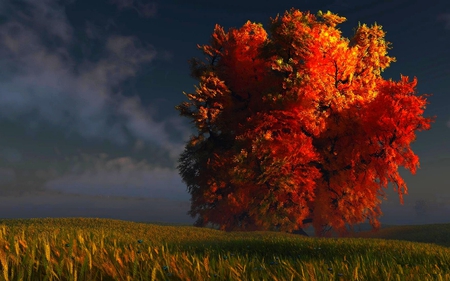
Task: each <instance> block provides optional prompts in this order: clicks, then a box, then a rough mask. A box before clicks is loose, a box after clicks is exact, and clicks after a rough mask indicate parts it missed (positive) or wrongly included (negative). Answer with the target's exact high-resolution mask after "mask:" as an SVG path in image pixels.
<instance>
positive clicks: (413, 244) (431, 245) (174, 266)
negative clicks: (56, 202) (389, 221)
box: [0, 218, 450, 281]
mask: <svg viewBox="0 0 450 281" xmlns="http://www.w3.org/2000/svg"><path fill="white" fill-rule="evenodd" d="M355 236H357V237H351V238H315V237H305V236H300V235H293V234H287V233H279V232H264V231H257V232H227V233H226V232H222V231H219V230H215V229H210V228H197V227H193V226H181V225H177V226H175V225H161V224H150V223H135V222H128V221H120V220H111V219H90V218H89V219H88V218H65V219H61V218H59V219H51V218H48V219H17V220H11V219H3V220H0V281H2V280H377V281H378V280H386V281H388V280H421V281H422V280H450V224H435V225H422V226H391V227H387V228H384V229H381V230H380V231H379V232H378V233H375V234H373V233H368V232H364V231H362V232H360V233H357V234H356V235H355Z"/></svg>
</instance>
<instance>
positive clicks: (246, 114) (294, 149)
mask: <svg viewBox="0 0 450 281" xmlns="http://www.w3.org/2000/svg"><path fill="white" fill-rule="evenodd" d="M344 21H345V18H344V17H340V16H338V15H336V14H332V13H330V12H329V11H328V12H327V13H325V14H324V13H322V12H321V11H319V13H318V14H317V17H316V16H314V15H312V14H310V13H309V12H306V13H303V12H301V11H298V10H295V9H291V10H290V11H289V12H287V11H286V13H285V14H284V16H283V17H279V15H277V17H276V18H275V19H272V18H271V23H270V24H269V30H270V33H271V35H272V37H271V38H269V37H268V35H267V32H266V31H265V30H264V29H263V27H262V25H261V24H256V23H251V22H250V21H248V22H247V23H245V24H244V25H243V26H242V27H241V28H240V29H235V28H231V29H230V30H229V32H227V33H225V32H224V30H223V28H222V27H220V26H219V25H216V26H215V28H214V32H213V34H212V39H211V43H210V45H203V46H200V45H197V46H198V48H199V49H201V50H202V51H203V53H204V54H205V55H207V61H208V63H204V62H202V61H200V60H198V59H196V58H193V59H191V60H190V63H191V76H192V77H194V78H196V79H198V80H199V87H195V88H196V91H195V93H189V94H186V93H184V92H183V93H184V94H185V95H186V96H187V97H188V99H189V100H190V101H189V102H183V103H181V104H180V105H178V106H177V107H176V109H177V110H179V111H180V115H181V116H186V117H188V118H190V119H192V122H193V123H194V124H195V126H196V128H197V129H198V135H194V136H191V139H190V141H189V142H188V143H187V144H186V147H185V150H184V152H183V154H182V155H181V157H180V159H179V163H180V164H179V166H178V169H179V171H180V175H181V177H182V179H183V181H184V182H185V183H186V184H187V188H188V191H189V192H190V194H191V196H192V198H191V209H190V211H189V212H188V214H190V215H191V216H192V217H196V216H197V215H198V216H199V217H198V218H197V221H196V223H195V225H196V226H205V225H206V224H207V223H212V224H215V225H219V226H220V229H222V230H226V231H232V230H275V229H276V230H279V231H284V232H293V231H295V230H298V229H302V228H304V227H305V226H307V225H309V224H312V225H313V227H314V229H315V233H316V235H321V236H324V235H326V236H328V235H331V234H330V232H329V230H330V229H332V230H333V231H335V232H336V233H338V234H339V235H344V234H346V233H348V230H347V227H346V226H347V225H348V226H350V227H351V229H352V225H354V224H357V223H361V222H364V221H366V220H369V222H370V224H371V225H372V227H373V230H374V231H376V230H378V229H379V226H380V224H379V221H378V217H379V216H380V215H381V209H380V207H379V204H380V202H381V200H380V199H379V198H378V196H383V197H384V199H386V197H385V193H384V191H383V190H382V188H387V185H388V182H392V183H395V184H396V187H394V190H396V191H397V192H398V194H399V198H400V202H401V203H402V204H403V197H402V196H403V194H407V187H406V184H405V183H404V181H403V180H402V178H401V177H400V176H399V174H398V166H399V165H401V166H404V167H406V168H407V169H409V170H410V171H411V173H412V174H415V172H416V168H417V167H419V158H418V157H417V155H415V154H414V153H413V151H412V150H411V148H410V147H409V145H410V143H411V142H412V141H414V140H415V131H416V130H419V131H421V130H428V129H430V127H431V126H430V123H431V122H433V120H432V119H431V118H424V117H422V113H423V111H424V108H425V107H426V104H427V102H426V98H425V97H423V96H428V95H423V96H418V95H417V92H416V90H415V88H416V85H417V79H416V78H414V79H413V81H409V78H408V77H407V76H402V75H401V79H400V81H398V82H395V81H392V79H390V80H388V81H387V80H384V79H383V78H382V77H381V72H382V71H383V70H384V69H385V68H387V67H388V66H389V65H390V63H391V62H394V61H395V58H393V57H389V56H387V49H388V48H389V47H388V45H389V44H390V43H388V42H385V40H384V34H385V33H384V32H383V30H382V27H381V26H379V25H377V24H376V23H375V25H373V26H371V27H368V26H366V25H365V24H364V25H361V24H359V26H358V28H356V29H355V34H354V36H353V37H352V38H351V39H347V38H344V37H342V36H341V32H340V30H339V29H338V28H336V25H337V24H339V23H342V22H344ZM192 107H194V109H192Z"/></svg>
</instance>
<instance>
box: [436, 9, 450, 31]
mask: <svg viewBox="0 0 450 281" xmlns="http://www.w3.org/2000/svg"><path fill="white" fill-rule="evenodd" d="M437 20H438V21H443V22H444V24H445V28H446V29H450V14H449V13H447V14H439V15H438V16H437Z"/></svg>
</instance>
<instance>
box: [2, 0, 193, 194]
mask: <svg viewBox="0 0 450 281" xmlns="http://www.w3.org/2000/svg"><path fill="white" fill-rule="evenodd" d="M60 3H61V1H59V2H58V1H53V0H42V1H34V0H25V1H22V4H24V6H22V5H20V6H19V5H18V4H17V2H15V1H6V2H5V1H1V6H0V7H1V9H0V15H1V17H3V18H4V19H5V22H4V23H3V24H2V25H0V42H2V44H0V73H2V77H1V78H0V120H1V119H3V120H9V121H11V122H16V123H19V122H21V125H23V124H26V126H28V130H29V132H31V133H33V132H38V131H39V130H40V127H41V125H42V124H45V125H50V126H52V128H54V130H55V131H59V132H63V133H64V134H65V135H66V137H67V138H68V139H70V138H72V137H74V136H76V137H82V138H84V139H85V140H86V141H87V142H89V141H90V140H94V141H102V140H107V141H109V142H111V143H113V144H115V145H118V146H122V147H126V146H129V148H130V153H131V152H132V150H133V147H134V151H135V152H137V151H142V150H145V149H146V148H148V147H153V148H154V149H155V150H156V151H158V153H159V154H156V153H155V156H154V160H155V161H157V160H160V159H161V158H163V157H164V156H163V155H164V153H166V154H167V157H170V161H172V162H173V161H175V160H176V159H178V156H179V154H180V153H181V152H182V150H183V147H184V142H183V140H181V139H180V140H179V141H178V142H174V141H172V140H171V139H170V133H171V132H172V133H173V132H175V131H176V132H178V133H179V134H180V135H182V136H183V138H184V140H186V139H187V138H188V136H189V132H188V129H187V128H185V127H184V126H183V125H182V124H181V120H180V118H178V115H177V114H176V112H175V111H174V113H173V116H168V117H167V118H165V119H163V120H161V121H156V120H155V119H154V113H155V111H154V110H152V109H155V108H156V107H157V106H156V105H144V104H143V103H142V101H141V99H140V97H139V95H138V94H137V93H124V90H123V87H122V84H123V83H124V82H125V81H128V80H130V79H133V78H135V77H136V76H137V75H138V74H139V71H140V70H141V69H142V68H144V67H148V66H149V65H151V64H152V63H154V62H155V61H158V60H160V61H166V62H167V61H170V60H171V59H172V54H171V53H170V52H169V51H166V50H164V51H162V52H159V51H158V50H156V49H155V48H154V47H153V46H152V45H150V44H146V43H144V42H142V41H141V40H140V39H139V38H137V37H135V36H123V35H120V34H117V32H116V31H115V30H116V28H117V26H116V24H115V22H114V20H113V19H109V20H108V21H107V22H106V23H105V24H104V25H103V26H102V25H99V24H98V23H93V22H90V21H86V22H85V23H84V24H83V25H82V26H81V30H80V28H79V27H78V29H77V27H76V26H74V25H72V24H71V22H70V21H69V19H68V18H67V16H66V13H65V7H64V6H63V5H62V4H60ZM67 3H70V2H67V1H66V4H67ZM114 3H115V4H116V5H118V8H119V9H125V8H136V7H137V8H139V12H142V13H144V14H143V15H144V16H149V15H154V12H155V11H156V10H155V9H156V6H152V7H153V8H152V9H153V10H152V11H153V12H151V11H150V10H151V9H150V8H148V7H150V6H148V5H150V4H145V5H144V4H142V3H141V2H135V1H114ZM144 6H145V7H147V8H145V7H144ZM146 9H147V10H146ZM83 27H84V30H83ZM80 34H81V35H80ZM86 38H87V39H88V40H86ZM94 47H95V48H94ZM75 49H76V50H78V53H76V54H75V52H74V50H75ZM148 91H151V89H148ZM51 141H52V140H49V143H51ZM50 145H51V144H50ZM84 145H85V144H82V143H80V146H84ZM86 157H87V158H86ZM89 157H91V158H92V159H97V158H96V157H98V156H95V155H91V156H89V155H87V156H85V159H79V160H77V161H72V162H70V163H65V164H64V165H67V167H66V170H61V169H58V167H55V166H51V165H50V166H48V167H42V168H41V169H40V170H32V171H31V172H30V173H29V174H27V175H24V174H19V173H20V172H21V171H20V169H17V167H18V166H17V165H16V164H17V163H20V162H25V161H30V158H29V157H27V156H25V155H24V154H23V152H22V151H21V150H20V148H16V147H10V146H8V147H6V146H4V147H0V164H2V163H5V162H6V163H8V164H9V165H13V166H14V165H15V166H14V167H15V168H14V167H13V166H11V167H4V168H2V170H1V171H0V174H1V175H2V176H4V177H3V178H4V179H5V180H4V181H3V182H0V185H1V187H0V188H2V190H3V191H4V192H6V191H5V190H6V189H7V188H6V189H5V185H7V184H9V183H11V181H15V182H16V183H15V185H14V186H13V187H10V188H11V189H14V190H26V191H30V190H33V188H34V189H36V190H37V188H36V186H38V185H39V184H42V185H43V186H44V187H45V188H48V189H53V190H58V191H62V192H67V193H80V194H92V195H94V194H96V195H99V194H109V193H110V194H111V195H112V196H114V195H123V196H125V195H127V194H129V195H130V196H143V197H147V196H149V197H152V196H158V197H161V196H163V195H164V193H165V192H170V193H172V194H174V195H175V196H179V197H180V196H181V197H182V196H183V194H182V193H183V191H184V190H185V188H184V189H183V185H182V184H181V180H180V177H179V175H178V174H177V171H176V170H174V169H172V170H169V169H164V168H158V167H157V166H155V165H152V164H149V163H142V162H140V161H137V160H134V159H133V158H131V157H130V156H127V157H118V158H115V157H114V156H111V157H108V159H103V158H98V159H97V160H95V161H94V160H92V159H91V160H92V161H91V160H89V159H90V158H89ZM86 159H88V160H89V161H91V162H93V163H95V166H94V171H91V172H92V173H91V174H89V173H88V172H86V171H85V170H86V169H83V171H82V173H81V174H80V177H79V178H77V177H78V176H75V175H74V174H71V173H70V171H69V170H70V169H73V167H76V166H77V165H81V166H85V164H86V163H85V162H86V161H88V160H86ZM24 165H28V164H24ZM114 165H115V166H117V167H118V168H117V169H116V170H114V171H113V172H112V171H110V170H109V168H108V167H110V166H114ZM56 166H57V165H56ZM22 170H24V169H22ZM131 170H133V172H131ZM36 177H37V178H40V179H41V180H40V181H38V180H36ZM24 178H26V180H25V179H24ZM46 181H49V182H48V183H47V184H45V182H46ZM163 186H164V187H165V186H168V187H167V188H168V189H163V188H162V187H163ZM101 188H104V189H103V190H102V189H101ZM107 188H109V189H107ZM121 188H123V189H121ZM180 190H181V193H179V191H180ZM6 193H7V192H6ZM177 194H178V195H177ZM180 194H181V195H180Z"/></svg>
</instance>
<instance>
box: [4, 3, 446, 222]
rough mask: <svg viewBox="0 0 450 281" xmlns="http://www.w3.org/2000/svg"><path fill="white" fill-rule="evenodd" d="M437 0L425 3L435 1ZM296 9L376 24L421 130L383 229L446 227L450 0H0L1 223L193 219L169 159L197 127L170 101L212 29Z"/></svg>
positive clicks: (189, 87)
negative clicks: (421, 109) (421, 102)
mask: <svg viewBox="0 0 450 281" xmlns="http://www.w3.org/2000/svg"><path fill="white" fill-rule="evenodd" d="M431 3H434V4H431ZM292 7H295V8H297V9H300V10H302V11H307V10H309V11H311V12H312V13H314V14H315V13H317V11H318V10H323V11H326V10H331V11H332V12H335V13H338V14H339V15H341V16H345V17H346V18H347V22H345V23H344V24H342V25H340V26H339V27H340V28H341V30H342V31H343V36H345V37H351V36H352V34H353V33H352V32H353V31H352V29H353V28H354V27H356V26H357V25H358V22H361V23H366V24H368V25H371V24H374V23H375V22H377V23H378V24H380V25H382V26H383V29H384V30H385V31H386V32H387V34H386V40H387V41H389V42H392V47H393V49H391V50H390V51H389V55H391V56H394V57H396V58H397V62H395V63H393V64H392V65H391V67H390V68H388V69H387V70H386V71H385V72H384V73H383V76H384V77H385V78H392V79H394V80H399V78H400V74H403V75H408V76H410V77H411V78H412V77H414V76H417V78H418V87H417V90H418V93H419V94H424V93H430V94H433V96H431V97H429V98H428V101H429V102H430V104H429V105H428V106H427V109H426V111H425V114H424V115H425V116H426V117H431V116H434V115H436V116H437V118H436V122H435V123H433V124H432V129H431V130H429V131H424V132H419V133H418V134H417V140H416V142H414V143H413V144H412V148H413V150H414V152H415V153H416V154H417V155H418V156H419V157H420V163H421V169H419V170H418V171H417V174H416V175H415V176H412V175H411V174H410V173H409V172H407V171H406V170H404V169H403V168H400V173H401V175H402V176H403V177H404V179H405V181H406V183H407V185H408V188H409V195H407V196H405V205H403V206H400V204H399V198H398V195H397V194H396V193H394V192H393V191H392V186H390V189H391V190H390V191H389V192H388V200H387V201H384V202H383V204H382V210H383V212H384V216H383V217H381V222H382V223H388V224H418V223H433V222H436V223H437V222H448V223H450V184H449V183H450V181H449V177H448V175H449V174H450V94H449V89H450V70H449V66H450V53H449V52H450V51H449V50H450V2H448V1H447V0H440V1H439V0H433V1H424V0H418V1H410V0H391V1H388V0H386V1H380V0H340V1H339V0H336V1H331V0H329V1H325V0H323V1H313V0H309V1H288V0H278V1H235V0H228V1H186V0H166V1H138V0H111V1H109V0H104V1H97V0H66V1H57V0H39V1H36V0H21V1H19V0H4V1H1V2H0V42H1V43H0V214H1V215H0V216H1V217H4V218H17V217H25V218H27V217H68V216H83V217H108V218H116V219H125V220H134V221H161V222H169V223H192V222H193V221H194V219H192V218H190V217H189V216H188V215H186V212H187V211H188V210H189V204H190V203H189V198H190V195H189V194H188V193H187V191H186V186H185V185H184V184H183V183H182V182H181V178H180V176H179V175H178V170H177V169H176V166H177V159H178V157H179V154H180V153H181V152H182V150H183V148H184V144H185V142H186V141H187V140H188V138H189V135H190V134H192V133H194V132H195V131H194V130H193V128H192V127H191V126H190V123H189V121H188V120H185V118H182V117H180V116H179V115H178V111H176V110H175V109H174V106H176V105H178V104H179V103H181V102H182V101H185V100H186V98H185V96H184V95H183V94H182V92H183V91H185V92H193V91H194V85H197V83H198V81H196V80H194V79H193V78H191V77H190V75H189V74H190V73H189V64H188V62H187V61H188V60H189V59H190V58H192V57H199V58H203V54H202V53H201V52H200V51H199V50H198V49H197V48H196V45H197V44H207V43H208V42H209V39H210V36H211V34H212V31H213V28H214V25H215V24H216V23H217V24H220V25H222V26H223V27H224V28H225V30H228V28H230V27H237V28H239V27H241V26H242V25H243V24H244V23H245V22H246V21H247V20H250V21H252V22H259V23H262V24H263V25H264V27H267V23H268V21H269V18H270V17H275V16H276V15H277V14H280V15H282V14H283V13H284V12H285V11H286V10H289V9H290V8H292Z"/></svg>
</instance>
